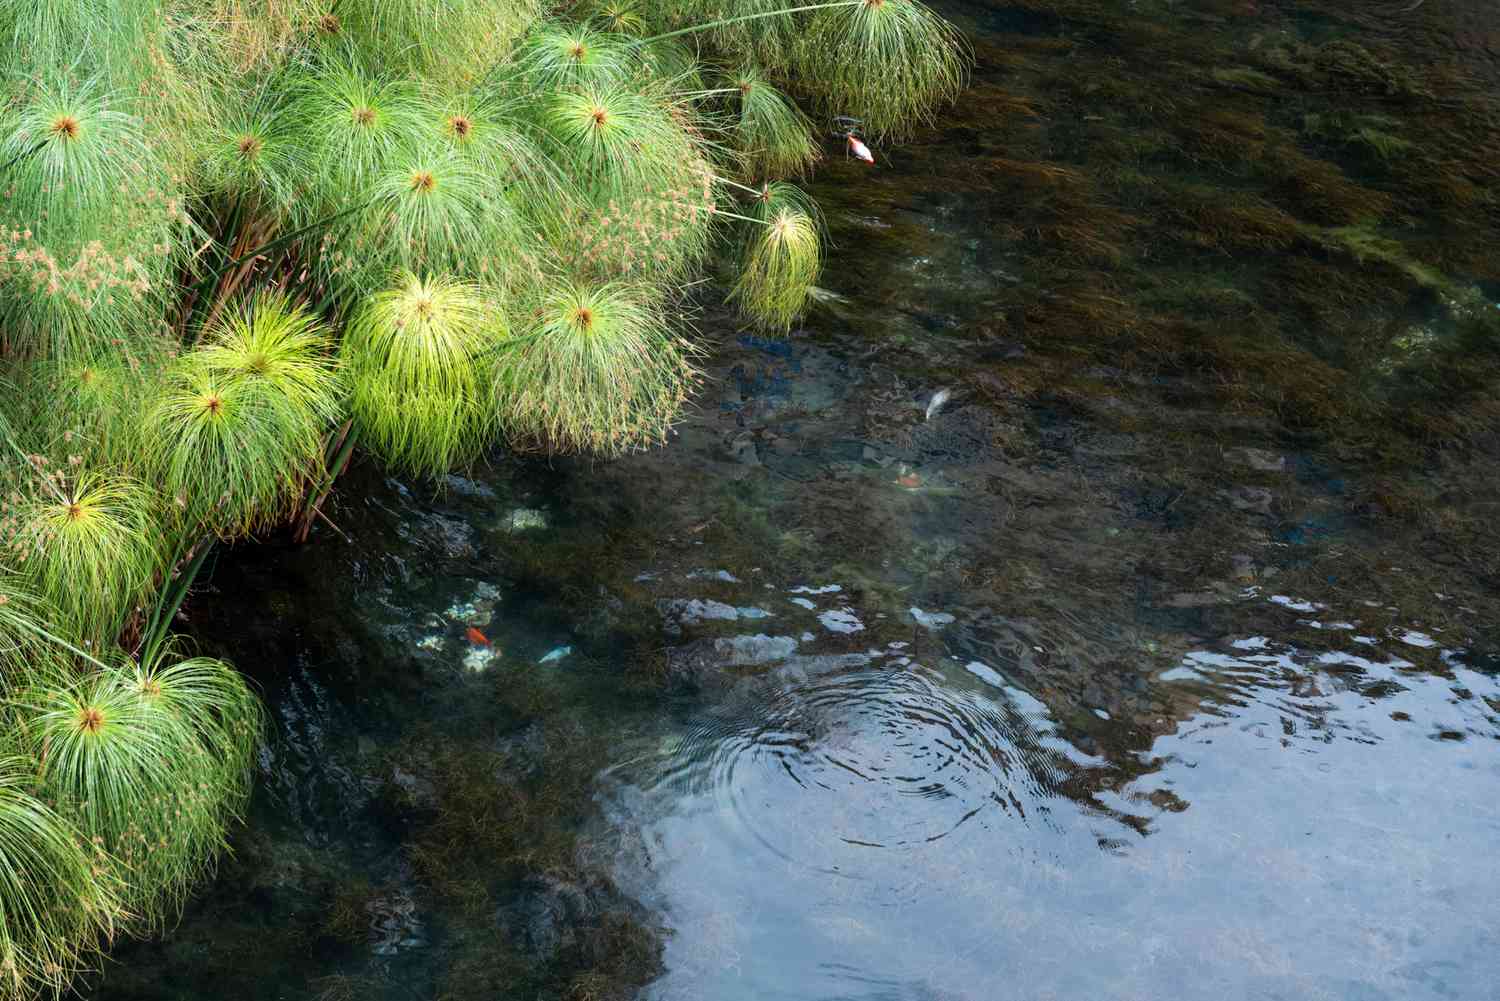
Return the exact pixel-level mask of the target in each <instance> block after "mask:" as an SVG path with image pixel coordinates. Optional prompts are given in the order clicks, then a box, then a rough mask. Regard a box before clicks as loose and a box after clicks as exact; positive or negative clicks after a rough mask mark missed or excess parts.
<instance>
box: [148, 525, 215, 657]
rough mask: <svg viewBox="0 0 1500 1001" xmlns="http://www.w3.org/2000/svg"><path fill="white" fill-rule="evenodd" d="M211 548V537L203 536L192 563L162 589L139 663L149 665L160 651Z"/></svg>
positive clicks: (212, 544) (212, 540)
mask: <svg viewBox="0 0 1500 1001" xmlns="http://www.w3.org/2000/svg"><path fill="white" fill-rule="evenodd" d="M213 546H214V539H213V537H212V536H205V537H204V538H203V539H202V540H200V541H199V543H198V552H197V554H196V555H194V556H193V561H192V562H191V563H189V564H188V565H187V566H186V567H184V568H183V570H182V572H181V573H179V574H178V575H177V582H176V583H175V584H174V585H173V586H172V587H171V588H170V589H163V591H162V593H161V597H160V598H159V599H158V600H157V603H156V609H155V610H154V611H153V612H152V614H151V623H150V625H149V626H148V627H147V632H146V633H145V635H144V641H143V642H142V644H141V663H143V664H147V663H150V662H151V661H152V660H153V659H154V658H155V656H156V654H157V653H158V652H159V651H160V649H161V645H162V643H163V642H165V641H166V638H167V632H168V630H170V629H171V627H172V616H174V615H176V614H177V610H178V609H179V608H181V607H182V603H183V601H185V600H186V599H187V593H188V590H189V589H190V588H191V587H192V586H193V582H194V581H195V580H197V579H198V571H200V570H202V569H203V563H204V561H205V560H207V559H208V554H209V551H210V550H212V549H213Z"/></svg>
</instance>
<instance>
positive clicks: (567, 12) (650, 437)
mask: <svg viewBox="0 0 1500 1001" xmlns="http://www.w3.org/2000/svg"><path fill="white" fill-rule="evenodd" d="M0 38H3V39H4V40H5V43H6V44H5V47H4V49H3V55H0V80H3V87H4V100H3V103H0V175H3V177H0V380H3V393H0V439H3V443H0V445H3V453H4V459H3V461H0V498H3V499H0V527H3V531H0V543H3V556H0V640H3V643H0V679H3V684H0V712H3V714H4V716H5V721H4V726H3V732H4V740H3V746H0V984H3V986H0V996H4V997H7V998H25V997H32V996H36V995H39V994H47V993H59V992H61V991H63V990H65V989H66V988H67V987H68V985H69V984H70V983H71V982H72V981H73V978H74V976H75V975H76V974H77V972H78V971H80V970H81V969H84V968H86V967H88V966H89V965H91V964H92V963H93V962H94V961H95V959H96V957H97V956H98V953H99V950H100V949H102V948H104V947H105V946H107V944H108V943H109V941H110V940H111V938H112V937H113V936H115V935H117V934H119V933H122V932H139V931H143V930H150V929H152V928H156V927H159V926H160V925H161V924H162V923H164V922H167V921H170V920H171V919H172V917H173V915H174V914H175V913H176V911H177V910H178V908H179V907H180V905H181V903H182V900H183V898H184V896H185V895H186V894H187V893H188V892H189V891H190V890H191V888H192V887H193V885H194V884H195V883H196V882H197V880H198V879H199V878H200V877H201V876H202V875H203V873H204V872H205V871H207V870H208V869H209V868H210V867H211V866H212V864H213V860H214V858H215V857H216V855H217V854H218V853H219V851H220V850H221V849H222V848H223V847H224V845H225V839H226V830H227V828H228V825H229V824H230V822H231V821H232V820H233V819H234V817H235V816H236V815H237V813H238V811H239V810H240V809H241V808H242V807H243V805H244V802H245V799H246V796H247V795H248V791H249V784H250V775H251V765H252V756H253V753H254V750H255V747H256V744H257V742H258V740H259V738H260V733H261V729H262V720H261V710H260V707H259V703H258V701H257V700H256V698H255V696H254V695H253V693H252V692H251V691H250V689H249V688H248V687H247V685H246V683H245V681H244V679H243V678H242V677H241V676H240V675H239V674H238V673H236V672H235V671H234V670H232V669H231V668H230V667H228V666H227V665H225V664H223V663H221V662H219V661H216V660H211V659H206V658H201V657H194V656H191V655H190V651H188V650H187V649H186V648H185V645H184V643H183V642H182V641H181V640H179V639H177V638H174V637H173V636H172V635H171V627H172V622H173V619H174V617H175V614H176V612H177V610H178V608H179V606H180V605H181V603H182V601H183V600H184V598H185V596H186V593H187V589H188V588H189V587H190V586H191V584H192V581H193V579H194V577H195V575H196V573H197V571H198V569H199V568H200V567H201V566H202V565H203V562H204V560H205V559H206V558H207V556H208V554H209V552H210V550H211V548H212V546H213V545H214V544H215V542H217V541H221V540H235V539H242V538H246V537H249V536H252V535H255V534H257V533H263V532H267V531H271V530H280V529H282V528H283V527H284V526H292V530H294V531H295V532H297V534H298V535H300V536H301V537H304V538H305V537H306V535H307V533H308V531H309V530H310V528H311V527H312V526H313V525H314V524H315V523H316V522H318V521H319V520H320V519H322V520H326V516H325V515H324V514H323V513H322V510H321V509H322V504H323V502H324V500H325V499H326V497H327V496H328V493H329V491H330V490H331V489H332V487H333V484H334V482H335V480H336V479H337V477H338V475H339V473H340V472H341V471H342V469H343V468H344V467H345V466H346V465H347V464H348V462H349V461H350V457H351V455H352V454H353V453H354V451H355V450H356V449H363V450H365V451H366V452H368V453H369V454H371V455H372V456H373V457H375V458H376V459H377V460H379V461H381V462H382V463H384V464H386V465H387V466H389V467H390V468H391V469H393V470H395V471H397V472H400V473H403V474H407V475H414V476H422V477H435V476H439V475H441V474H443V473H445V472H447V471H448V470H450V469H454V468H458V467H462V466H464V465H466V464H468V463H471V462H473V461H475V460H476V459H477V458H478V457H479V455H480V454H481V453H482V452H483V450H484V449H486V448H488V447H490V446H491V445H493V444H495V443H497V442H504V443H507V444H508V445H510V446H511V447H513V448H518V449H538V450H545V451H586V452H591V453H597V454H601V455H606V456H608V455H616V454H620V453H623V452H627V451H630V450H634V449H638V448H643V447H648V446H651V445H655V444H658V443H661V442H662V441H664V440H665V439H666V437H667V436H668V434H669V432H670V428H671V426H672V424H673V422H674V420H675V419H676V416H677V414H678V412H679V410H680V409H681V408H682V407H683V405H684V404H685V403H686V402H687V401H688V399H689V398H690V396H691V394H692V393H693V391H694V389H695V387H696V385H697V381H698V373H697V369H696V367H695V359H696V358H697V357H698V354H699V351H700V348H699V347H698V346H697V345H696V344H695V341H694V339H693V330H692V327H691V323H690V321H689V317H690V315H691V313H692V302H693V300H692V299H691V298H690V293H691V291H692V290H693V289H694V287H695V286H697V285H699V284H700V283H701V281H702V279H703V277H704V275H705V274H707V273H709V272H710V271H711V270H713V269H719V271H720V273H722V274H724V275H725V276H726V281H725V287H726V288H727V289H729V290H730V292H731V299H732V302H733V303H734V305H735V306H736V308H737V309H738V310H739V311H740V314H741V316H742V317H743V319H744V321H745V322H746V323H749V324H753V325H756V326H759V327H762V328H764V329H766V330H767V331H770V332H773V333H774V332H779V331H786V330H787V329H789V328H790V326H791V325H792V324H793V323H794V322H795V321H796V319H797V317H798V316H799V314H800V313H801V311H802V310H803V308H804V307H805V306H806V304H807V301H808V297H809V295H810V291H811V289H812V286H813V282H814V281H815V280H816V279H817V276H818V271H819V268H820V264H821V260H822V240H823V233H824V230H823V226H822V222H821V218H820V216H819V214H818V211H817V209H816V207H815V206H814V205H813V204H812V202H811V200H810V199H808V198H807V197H806V195H804V194H803V193H802V192H801V191H800V190H799V189H797V188H796V187H795V186H793V185H792V184H789V183H787V179H788V178H794V177H798V176H801V175H803V174H805V173H806V172H807V171H808V170H810V169H811V168H812V167H813V165H814V164H815V162H816V161H817V160H818V158H819V156H820V153H821V151H822V150H823V148H824V147H825V145H827V142H826V141H825V140H827V139H828V138H829V137H828V136H827V135H825V134H824V133H825V132H826V131H827V130H829V129H832V128H834V125H833V123H834V122H835V121H837V122H838V123H840V124H839V125H838V128H839V129H841V130H843V131H845V132H847V130H848V129H849V128H851V127H857V128H859V129H860V130H861V134H862V135H864V136H865V137H866V138H867V139H869V140H872V141H873V140H874V139H876V138H899V137H900V136H902V135H903V134H905V133H906V132H908V131H909V130H910V129H911V128H912V127H913V126H915V125H917V124H919V123H921V122H922V121H923V120H924V119H926V118H928V117H930V116H931V115H932V114H933V113H934V112H935V111H936V110H937V109H939V108H940V107H942V106H943V105H944V103H945V102H946V101H948V100H950V99H951V98H952V97H953V96H954V95H955V94H956V93H957V91H958V89H959V88H960V87H961V86H962V83H963V80H964V74H965V67H966V59H967V57H966V52H965V48H964V45H963V43H962V41H961V40H960V39H959V37H958V36H957V34H956V33H955V32H954V31H953V29H952V28H951V27H949V26H948V25H947V24H946V23H945V22H944V21H942V20H941V19H940V18H939V17H937V16H936V15H935V14H933V13H932V12H931V11H930V10H929V9H928V8H927V7H925V6H923V5H922V4H920V3H918V2H916V0H836V2H823V3H811V4H802V5H788V6H784V5H781V4H779V3H768V2H767V0H712V2H708V0H690V2H686V3H666V2H654V0H641V2H632V0H618V2H614V0H610V2H604V0H601V2H590V3H573V4H562V5H559V6H557V7H553V6H550V5H545V4H543V3H540V2H538V0H353V2H329V0H166V2H164V3H163V2H159V0H118V2H114V3H110V4H105V5H99V4H96V3H92V2H84V0H30V2H26V3H0ZM840 116H846V117H840ZM850 119H853V120H854V121H855V123H856V124H855V125H853V126H851V125H850V121H849V120H850ZM833 141H834V142H841V141H842V137H841V136H834V137H833Z"/></svg>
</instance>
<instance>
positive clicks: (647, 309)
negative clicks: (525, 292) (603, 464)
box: [494, 278, 699, 455]
mask: <svg viewBox="0 0 1500 1001" xmlns="http://www.w3.org/2000/svg"><path fill="white" fill-rule="evenodd" d="M525 315H527V316H529V317H530V323H529V325H528V327H527V328H526V329H525V330H523V331H521V332H520V333H519V336H517V337H516V338H515V339H514V340H513V341H512V342H510V343H508V344H504V345H502V348H501V350H500V352H499V354H498V359H499V360H498V363H497V365H496V373H495V383H494V390H495V398H496V401H497V403H498V406H499V408H500V417H501V421H502V424H503V426H504V427H505V429H506V430H507V431H508V432H510V433H511V434H512V436H514V437H515V438H517V439H519V440H530V441H533V442H536V443H538V444H540V445H542V446H544V447H547V448H551V449H556V450H565V451H586V452H596V453H601V454H605V455H615V454H619V453H622V452H626V451H630V450H632V449H638V448H646V447H649V446H651V445H654V444H659V443H661V442H662V441H664V440H665V439H666V436H667V433H668V432H669V430H670V429H671V426H672V423H673V421H674V420H675V419H676V417H677V415H678V413H679V412H680V410H681V408H682V406H683V404H684V403H685V402H686V401H687V398H688V396H689V395H690V394H691V393H692V391H693V389H694V388H695V387H696V386H697V384H698V381H699V373H698V371H697V369H696V368H695V367H694V366H693V358H694V355H695V351H694V349H693V347H692V346H691V345H690V344H689V343H688V342H687V341H685V340H684V339H683V338H682V337H680V336H679V335H678V334H677V333H676V332H675V331H674V330H673V329H672V327H671V324H670V323H669V321H668V320H667V317H666V311H665V308H664V303H663V302H662V301H661V299H660V295H659V293H656V292H655V291H653V290H652V289H650V288H649V287H645V286H641V285H631V284H626V283H621V282H602V283H597V282H583V281H578V280H574V279H567V278H559V279H555V280H554V281H553V282H552V283H550V284H549V285H548V286H547V287H546V288H545V289H544V290H542V291H541V292H539V293H538V294H537V297H536V300H535V302H533V303H531V304H530V308H529V309H527V310H526V311H525Z"/></svg>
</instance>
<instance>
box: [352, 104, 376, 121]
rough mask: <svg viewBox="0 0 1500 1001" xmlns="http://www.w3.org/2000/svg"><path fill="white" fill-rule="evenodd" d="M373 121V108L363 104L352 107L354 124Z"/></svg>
mask: <svg viewBox="0 0 1500 1001" xmlns="http://www.w3.org/2000/svg"><path fill="white" fill-rule="evenodd" d="M374 121H375V109H374V108H371V107H368V106H363V107H358V108H355V109H354V122H355V124H356V125H370V124H372V123H374Z"/></svg>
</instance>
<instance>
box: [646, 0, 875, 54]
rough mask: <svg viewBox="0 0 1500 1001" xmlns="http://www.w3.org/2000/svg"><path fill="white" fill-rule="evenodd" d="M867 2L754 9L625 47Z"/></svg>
mask: <svg viewBox="0 0 1500 1001" xmlns="http://www.w3.org/2000/svg"><path fill="white" fill-rule="evenodd" d="M868 2H869V0H835V2H833V3H812V4H806V5H804V6H801V7H783V8H782V9H781V10H762V11H756V12H755V13H754V14H741V15H739V16H738V17H726V18H723V19H722V20H719V21H708V22H706V23H704V24H695V25H692V26H690V27H687V28H678V29H677V30H676V31H668V32H665V33H663V34H660V35H652V36H651V37H650V38H640V39H636V40H635V41H633V42H627V43H626V44H625V48H628V49H635V48H640V47H641V46H642V45H650V44H651V43H652V42H664V41H666V40H667V39H669V38H681V37H682V36H683V35H696V34H698V33H699V32H703V31H714V30H716V29H718V28H727V27H729V26H730V25H731V24H742V23H744V22H745V21H758V20H761V19H763V18H767V17H782V16H785V15H787V14H804V13H807V12H808V11H813V10H832V9H834V8H836V7H859V6H862V5H863V4H866V3H868Z"/></svg>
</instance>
